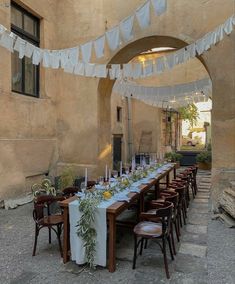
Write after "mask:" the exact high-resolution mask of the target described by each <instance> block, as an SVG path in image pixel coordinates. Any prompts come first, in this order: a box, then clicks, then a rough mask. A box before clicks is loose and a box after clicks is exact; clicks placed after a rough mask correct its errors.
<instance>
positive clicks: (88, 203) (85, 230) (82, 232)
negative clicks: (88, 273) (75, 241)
mask: <svg viewBox="0 0 235 284" xmlns="http://www.w3.org/2000/svg"><path fill="white" fill-rule="evenodd" d="M99 203H100V198H94V197H92V196H90V195H87V196H86V198H84V199H81V201H80V203H79V210H80V212H82V216H81V218H80V220H79V222H78V225H77V227H78V230H77V235H78V236H79V237H80V238H81V239H82V240H83V242H84V247H85V255H86V258H87V262H88V264H89V265H90V267H91V268H93V267H94V255H95V252H96V230H95V228H94V227H93V223H94V220H95V213H96V209H97V207H98V205H99Z"/></svg>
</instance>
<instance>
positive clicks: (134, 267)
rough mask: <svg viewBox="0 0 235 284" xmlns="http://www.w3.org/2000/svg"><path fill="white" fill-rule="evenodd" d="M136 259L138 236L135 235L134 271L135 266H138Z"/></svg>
mask: <svg viewBox="0 0 235 284" xmlns="http://www.w3.org/2000/svg"><path fill="white" fill-rule="evenodd" d="M136 258H137V236H136V235H134V257H133V265H132V269H135V266H136Z"/></svg>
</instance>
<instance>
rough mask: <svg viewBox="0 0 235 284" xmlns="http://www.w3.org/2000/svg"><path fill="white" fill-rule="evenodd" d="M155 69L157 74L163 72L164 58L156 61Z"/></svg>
mask: <svg viewBox="0 0 235 284" xmlns="http://www.w3.org/2000/svg"><path fill="white" fill-rule="evenodd" d="M156 67H157V68H156V69H157V74H160V73H162V72H163V71H164V70H165V63H164V58H163V57H159V58H157V59H156Z"/></svg>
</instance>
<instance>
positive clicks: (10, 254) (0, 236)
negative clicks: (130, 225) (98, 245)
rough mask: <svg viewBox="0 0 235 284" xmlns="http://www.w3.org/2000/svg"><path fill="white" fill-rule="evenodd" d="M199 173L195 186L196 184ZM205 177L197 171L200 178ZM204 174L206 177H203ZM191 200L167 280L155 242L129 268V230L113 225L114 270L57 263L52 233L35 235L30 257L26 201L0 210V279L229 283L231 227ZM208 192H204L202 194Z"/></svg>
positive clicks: (233, 254) (234, 244) (233, 278)
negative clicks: (115, 229)
mask: <svg viewBox="0 0 235 284" xmlns="http://www.w3.org/2000/svg"><path fill="white" fill-rule="evenodd" d="M200 177H201V175H200V174H199V185H200ZM204 177H205V175H203V173H202V178H204ZM206 178H208V180H209V177H208V176H206ZM204 187H205V186H204V185H203V189H202V193H200V194H199V197H200V198H199V197H198V199H199V201H198V200H196V199H195V200H194V201H193V202H192V204H191V205H190V208H189V212H188V222H189V224H188V225H187V226H185V227H184V228H183V230H182V237H181V244H177V250H178V253H177V256H176V259H175V261H171V260H170V257H169V258H168V259H169V269H170V275H171V279H170V280H167V279H166V277H165V271H164V266H163V258H162V255H161V253H160V251H159V247H157V245H156V244H154V243H150V244H149V247H148V249H146V250H144V253H143V256H141V257H139V258H138V259H137V268H136V269H135V270H132V256H133V237H132V233H131V232H129V231H126V230H123V229H122V230H119V229H118V243H117V258H118V261H117V270H116V272H115V273H109V272H108V270H107V269H106V268H100V267H99V268H97V269H96V270H95V271H90V270H89V269H88V268H86V267H79V266H78V265H76V264H75V263H74V262H68V263H67V264H66V265H64V264H63V262H62V259H61V257H60V254H59V250H58V244H57V241H56V237H55V235H53V237H52V244H51V245H50V244H48V232H47V230H46V229H42V231H41V232H40V234H39V240H38V247H37V253H36V256H35V257H32V249H33V239H34V221H33V218H32V203H30V204H27V205H24V206H20V207H18V208H16V209H14V210H9V211H8V210H0V283H1V284H5V283H15V284H21V283H22V284H27V283H37V284H38V283H66V282H67V283H82V284H83V283H88V284H89V283H94V282H96V283H104V284H105V283H107V284H108V283H119V284H121V283H130V284H131V283H136V284H138V283H140V284H142V283H145V282H146V283H148V284H150V283H176V284H178V283H179V284H182V283H183V284H193V283H196V284H199V283H211V284H212V283H213V284H214V283H218V284H220V283H221V284H222V283H223V284H224V283H227V284H234V283H235V270H234V267H235V230H234V229H228V228H227V227H226V226H225V225H224V224H222V223H221V222H220V221H216V220H211V213H210V212H209V210H208V206H207V204H205V201H202V200H201V199H202V198H204V197H203V196H202V195H205V198H206V199H207V201H208V200H209V199H208V196H206V194H207V193H205V192H204ZM208 194H209V193H208Z"/></svg>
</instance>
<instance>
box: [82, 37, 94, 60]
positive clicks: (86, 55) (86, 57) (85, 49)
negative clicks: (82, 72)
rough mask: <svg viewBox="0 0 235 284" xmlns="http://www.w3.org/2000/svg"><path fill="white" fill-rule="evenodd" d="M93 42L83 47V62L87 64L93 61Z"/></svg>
mask: <svg viewBox="0 0 235 284" xmlns="http://www.w3.org/2000/svg"><path fill="white" fill-rule="evenodd" d="M91 50H92V42H91V41H89V42H87V43H85V44H83V45H81V52H82V61H83V62H85V63H88V62H90V59H91Z"/></svg>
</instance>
